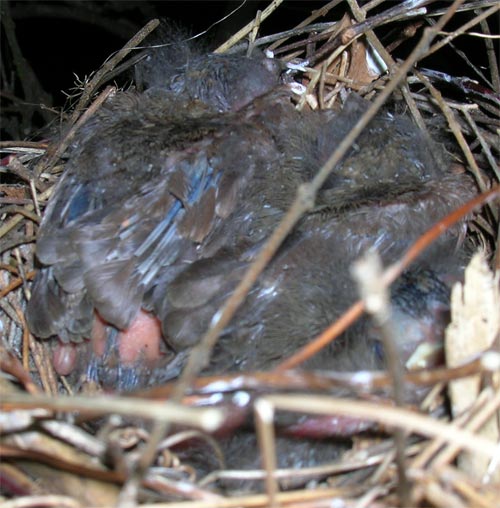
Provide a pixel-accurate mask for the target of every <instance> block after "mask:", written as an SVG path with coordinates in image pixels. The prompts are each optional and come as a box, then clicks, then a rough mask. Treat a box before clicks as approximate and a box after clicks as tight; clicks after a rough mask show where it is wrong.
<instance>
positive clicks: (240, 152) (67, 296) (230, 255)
mask: <svg viewBox="0 0 500 508" xmlns="http://www.w3.org/2000/svg"><path fill="white" fill-rule="evenodd" d="M281 68H282V67H281V65H279V64H278V63H277V62H275V61H273V60H271V59H268V58H265V57H263V56H262V55H260V56H258V57H255V58H250V59H249V58H247V57H243V56H235V55H232V56H223V55H205V56H204V57H203V56H196V57H195V58H193V59H187V61H185V62H184V63H183V64H182V65H180V66H176V67H174V66H172V65H170V66H167V71H165V73H164V75H163V80H162V79H161V73H160V74H158V73H152V74H151V73H150V74H148V73H147V72H146V74H145V76H146V78H145V83H146V85H147V86H148V88H147V90H146V91H145V92H143V93H133V92H121V93H118V94H117V95H116V96H115V97H114V98H113V99H111V100H109V101H108V102H107V103H106V104H105V105H104V106H103V108H102V109H101V110H100V111H99V112H98V113H97V114H96V115H95V116H94V117H93V118H92V119H91V120H90V121H89V122H88V123H87V124H85V125H84V126H83V128H82V129H81V130H80V132H79V134H78V136H77V139H76V141H75V144H74V147H73V149H72V152H71V156H70V159H69V161H68V163H67V165H66V172H65V174H64V176H63V177H62V178H61V180H60V182H59V184H58V186H57V188H56V190H55V192H54V195H53V197H52V198H51V201H50V203H49V205H48V207H47V210H46V213H45V216H44V219H43V222H42V225H41V228H40V230H39V237H38V243H37V256H38V259H39V260H40V262H41V264H42V268H41V270H40V272H39V274H38V276H37V279H36V281H35V284H34V287H33V296H32V299H31V301H30V303H29V306H28V309H27V318H28V322H29V325H30V328H31V330H32V332H33V333H34V335H36V336H38V337H41V338H47V337H52V336H57V337H58V338H59V340H60V341H61V342H62V343H63V344H66V345H71V344H75V343H81V342H82V341H85V340H86V339H92V348H91V349H90V350H89V355H88V356H83V355H79V357H78V358H77V355H76V353H75V348H74V347H73V346H62V347H58V348H56V352H55V356H54V364H55V367H56V369H57V370H58V371H59V372H60V373H63V374H68V373H70V372H71V371H73V370H74V367H75V365H76V364H77V363H78V362H80V363H83V365H80V368H81V369H84V370H86V371H87V373H88V375H90V376H91V377H94V378H97V379H98V380H100V381H102V382H103V383H104V384H105V385H108V386H111V387H114V388H118V389H121V390H128V389H132V388H135V387H137V386H138V385H141V384H144V383H145V382H152V380H154V382H161V381H163V380H166V379H170V378H172V377H175V376H176V375H177V374H178V369H179V367H180V366H181V365H182V361H181V362H179V361H178V362H175V368H173V367H171V366H169V363H170V360H171V359H172V358H174V357H176V355H177V358H181V356H179V355H180V354H181V353H184V352H186V351H189V348H190V347H191V346H193V345H194V344H196V342H197V341H198V340H199V338H200V336H201V334H202V333H203V332H204V331H205V330H206V329H207V327H208V326H209V324H210V321H211V320H212V318H213V316H214V314H215V312H216V311H217V309H218V307H219V306H220V305H221V304H222V303H223V302H224V300H225V299H226V298H227V297H228V296H229V294H230V293H231V292H232V290H233V289H234V287H235V286H236V284H237V282H238V281H239V280H240V279H241V277H242V274H243V273H244V271H245V270H246V269H247V267H248V266H249V263H251V261H252V260H253V259H254V257H255V254H256V253H257V252H258V249H259V248H260V247H261V246H262V244H263V242H264V240H265V239H266V238H267V237H268V236H269V234H270V233H271V231H272V230H273V229H274V228H275V227H276V225H277V224H278V222H279V221H280V220H281V218H282V217H283V215H284V213H285V211H286V210H287V208H288V207H289V205H290V204H291V202H292V200H293V198H294V196H295V191H296V188H297V186H298V185H299V184H300V183H302V182H305V181H308V180H310V179H311V178H312V176H313V175H314V174H315V173H316V172H317V170H318V169H319V168H320V167H321V165H322V164H323V163H324V162H325V161H326V159H327V158H328V156H329V155H330V153H331V152H332V151H333V150H334V149H335V147H336V146H337V145H338V143H339V142H340V141H341V140H342V138H343V137H344V136H345V135H346V134H347V132H348V131H349V129H350V128H351V127H352V126H353V125H354V123H355V122H356V121H357V119H358V118H359V116H360V115H361V114H362V112H363V111H364V109H365V108H366V105H365V103H364V101H363V100H362V99H359V98H357V97H355V96H353V97H352V98H351V99H350V100H348V101H347V102H346V104H345V106H344V108H343V109H342V110H341V111H340V112H337V113H334V112H332V111H316V112H311V111H310V112H298V111H296V110H295V109H294V107H293V105H292V103H291V100H290V92H289V91H288V90H287V89H286V87H284V86H282V85H280V72H281ZM436 154H437V156H436ZM473 192H474V190H473V186H472V184H471V183H470V181H469V180H468V178H467V177H465V176H464V175H454V174H451V173H450V172H449V171H448V162H447V160H446V157H445V156H444V155H443V154H442V150H440V149H439V147H438V146H435V145H434V144H432V143H431V142H430V141H428V140H427V139H426V138H425V136H424V135H423V134H422V133H420V132H419V131H418V129H417V128H416V127H415V126H414V125H413V124H412V123H411V122H410V121H409V120H408V119H406V118H404V117H401V116H393V115H390V114H389V113H381V114H380V115H379V116H378V117H377V118H376V119H375V120H373V121H372V123H371V124H370V125H369V127H368V128H367V129H366V131H365V132H364V133H363V134H362V135H361V137H360V138H359V139H358V140H357V142H356V143H355V145H354V146H353V147H352V149H351V150H350V152H349V153H348V154H347V156H346V157H345V158H344V160H343V161H342V163H341V164H339V166H338V167H337V168H335V169H334V171H333V172H332V174H331V175H330V177H329V179H328V180H327V182H326V184H325V185H324V187H323V188H322V189H321V191H320V193H319V195H318V198H317V203H316V207H315V209H314V210H313V211H311V212H310V213H308V214H306V215H305V216H304V217H303V218H302V219H301V221H300V223H299V224H298V225H297V227H296V228H295V229H294V231H293V232H292V234H291V235H290V237H289V238H288V239H287V240H286V242H285V243H284V245H283V246H282V247H281V249H280V250H279V252H278V253H277V255H276V256H275V258H274V259H273V260H272V262H271V263H270V265H269V266H268V268H267V269H266V270H265V272H264V273H263V274H262V276H261V277H260V279H259V281H258V283H257V285H256V286H255V287H254V288H253V289H252V291H251V293H250V294H249V296H248V298H247V301H246V303H245V304H244V305H243V307H242V308H241V309H240V310H239V311H238V313H237V315H236V316H235V318H234V320H233V322H232V323H231V324H230V325H229V327H228V328H227V329H226V330H225V332H224V334H223V336H222V337H221V339H220V342H219V344H218V346H217V350H216V352H215V354H214V357H213V359H212V363H211V365H210V366H209V367H208V369H207V372H212V373H218V372H226V371H228V370H246V369H259V370H264V369H268V368H272V367H273V366H274V365H276V364H277V363H278V362H279V361H280V360H281V359H282V358H284V357H285V356H287V355H289V354H291V353H293V352H294V351H296V350H297V348H299V347H301V346H303V345H304V344H305V343H306V342H307V341H308V340H310V339H311V338H312V337H313V336H314V335H316V334H317V333H318V332H320V331H321V330H322V329H323V328H324V327H325V326H327V325H328V324H329V323H330V322H331V321H332V320H334V319H335V318H336V317H338V316H339V314H340V313H341V312H342V311H343V310H345V309H346V308H347V307H348V305H349V304H350V303H352V302H353V301H354V300H355V299H356V298H357V292H356V290H355V287H354V284H353V283H352V281H351V279H350V276H349V273H348V269H349V265H350V263H351V262H352V261H353V260H354V259H356V258H357V257H358V256H359V255H360V254H361V253H362V252H363V251H365V250H366V249H368V248H371V247H375V248H377V249H378V250H379V252H380V253H381V255H382V258H383V260H384V261H385V262H390V261H393V260H394V259H396V258H397V256H399V255H400V254H401V253H402V252H403V251H404V250H405V249H406V248H407V247H408V246H409V245H410V244H411V243H412V242H413V241H414V240H415V239H416V238H417V237H418V236H419V235H420V234H421V233H422V232H423V231H425V230H426V229H427V228H428V227H429V226H431V225H432V224H434V223H435V222H436V221H437V220H439V219H440V218H442V217H443V216H444V215H445V214H446V213H448V212H449V211H451V210H452V209H454V208H455V207H457V206H458V205H459V204H460V203H462V202H463V201H464V200H466V199H467V198H469V197H470V196H471V195H472V194H473ZM460 231H461V229H460V228H458V229H457V228H456V229H454V230H452V231H450V232H449V233H448V235H447V236H446V237H445V238H444V239H443V240H442V241H440V242H438V244H436V245H435V246H434V247H433V249H432V250H431V252H430V253H429V254H428V255H427V257H426V259H424V260H423V261H422V262H421V263H420V265H419V266H418V267H417V268H415V271H414V272H412V273H415V274H416V273H420V272H422V273H424V272H425V270H427V269H429V268H430V267H432V269H433V275H432V277H431V278H432V279H433V280H434V279H436V280H440V277H441V275H442V274H444V275H446V273H447V272H455V271H456V270H457V267H458V264H459V263H458V261H453V259H454V258H453V256H451V254H450V253H451V252H452V251H453V250H454V249H455V247H456V244H457V239H458V238H459V236H460ZM450 256H451V257H450ZM436 274H437V275H436ZM413 276H414V275H412V274H409V275H408V276H407V277H410V278H411V277H413ZM440 284H441V282H440V283H439V284H436V287H439V288H440V287H441V286H440ZM443 284H444V283H443ZM412 287H413V286H409V287H408V289H403V290H401V291H400V293H401V292H402V294H403V296H401V295H400V296H399V297H398V296H395V297H394V304H395V306H396V307H397V308H398V310H399V311H400V312H396V315H400V316H401V319H402V320H403V321H404V320H405V319H406V318H407V317H408V316H410V317H411V319H408V324H409V325H411V326H414V328H415V330H416V331H415V334H414V335H413V337H415V338H414V339H411V337H412V334H405V336H404V337H402V340H403V339H405V340H406V341H410V342H411V341H414V342H415V344H410V346H408V343H403V342H402V343H401V344H400V349H401V352H402V354H403V353H404V354H407V352H408V351H410V352H411V350H412V349H413V347H412V346H416V345H417V344H418V342H420V341H422V340H426V337H427V336H426V335H425V334H421V333H420V332H421V329H422V322H425V323H426V326H427V324H428V323H429V322H433V319H434V318H435V317H436V316H437V314H439V313H440V312H441V310H440V309H441V305H436V306H434V305H433V302H434V301H439V302H442V300H443V298H442V297H441V289H439V290H436V291H437V293H438V294H439V296H435V293H436V292H433V291H429V292H428V295H426V296H425V298H424V300H425V301H426V302H428V305H427V304H425V305H423V307H422V309H423V310H422V311H421V312H420V313H418V312H417V313H415V312H413V310H411V311H410V312H407V308H406V307H405V306H406V303H407V302H408V301H410V300H411V298H412V297H411V296H408V297H406V296H404V293H405V291H407V292H409V293H410V294H411V292H412V291H414V290H415V287H413V289H412ZM396 294H397V291H396ZM444 306H446V304H444ZM426 313H427V314H426ZM434 313H435V314H436V315H434ZM412 314H413V315H412ZM424 315H425V316H426V317H423V318H421V316H424ZM429 315H430V317H429ZM160 326H161V332H160ZM405 326H406V325H405ZM368 330H369V327H368V325H367V324H366V322H362V323H361V324H360V325H358V327H357V328H355V329H354V330H353V331H351V332H350V334H349V335H347V336H346V337H345V338H344V339H343V340H342V341H341V342H340V345H339V346H337V347H335V348H334V349H333V350H332V351H331V352H330V353H329V354H323V355H319V356H318V357H317V358H313V359H312V360H311V361H310V363H309V364H308V365H307V367H308V368H313V367H314V368H328V369H336V370H352V369H360V368H370V367H376V366H380V365H382V364H383V358H382V356H383V355H381V353H380V347H379V346H377V340H376V339H371V338H369V337H368V335H369V333H370V332H369V331H368ZM161 335H162V336H163V341H162V340H161V338H160V337H161ZM408 337H410V339H409V338H408Z"/></svg>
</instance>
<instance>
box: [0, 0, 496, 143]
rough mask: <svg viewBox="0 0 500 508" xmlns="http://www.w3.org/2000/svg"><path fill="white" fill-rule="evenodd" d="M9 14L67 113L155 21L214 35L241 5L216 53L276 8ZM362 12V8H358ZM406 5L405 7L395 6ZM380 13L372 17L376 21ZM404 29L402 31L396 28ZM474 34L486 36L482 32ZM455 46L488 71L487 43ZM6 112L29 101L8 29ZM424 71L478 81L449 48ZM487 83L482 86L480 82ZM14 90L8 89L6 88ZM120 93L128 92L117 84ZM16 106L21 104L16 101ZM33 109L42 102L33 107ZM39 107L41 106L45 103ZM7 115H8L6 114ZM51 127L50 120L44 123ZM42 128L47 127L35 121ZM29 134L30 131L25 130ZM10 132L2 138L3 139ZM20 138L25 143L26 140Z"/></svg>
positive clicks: (199, 6) (153, 6)
mask: <svg viewBox="0 0 500 508" xmlns="http://www.w3.org/2000/svg"><path fill="white" fill-rule="evenodd" d="M1 3H2V9H3V10H4V11H5V9H6V8H7V9H8V11H9V12H10V15H11V17H12V20H13V22H14V24H15V34H16V38H17V41H18V44H19V47H20V49H21V52H22V54H23V56H24V57H25V58H26V60H27V62H28V63H29V64H30V66H31V67H32V69H33V71H34V73H35V75H36V77H37V79H38V80H39V82H40V84H41V87H42V89H43V90H44V91H45V92H47V95H46V96H45V97H44V99H45V100H44V101H43V102H44V103H45V104H46V105H50V106H55V107H64V106H65V105H66V106H67V105H68V102H67V98H66V95H65V94H63V93H62V91H63V90H64V91H66V92H68V91H70V89H72V88H73V87H74V86H75V80H76V78H75V75H76V76H78V78H79V79H81V80H82V79H84V78H85V77H86V76H88V75H89V74H90V73H91V72H92V71H95V70H97V69H98V68H99V67H100V66H101V64H102V63H103V62H104V61H105V60H106V58H107V57H108V56H109V55H111V54H112V53H114V52H115V51H116V50H118V49H120V48H121V47H122V46H123V44H124V43H125V42H126V41H127V40H128V39H130V38H131V37H132V36H133V35H134V34H135V33H136V32H137V31H138V30H139V29H140V28H141V27H142V26H144V25H145V24H146V23H147V22H148V21H149V20H151V19H153V18H157V17H159V18H167V19H171V20H175V21H176V22H178V23H179V24H180V25H182V26H185V27H186V28H188V29H189V30H191V31H192V32H193V33H199V32H202V31H204V30H207V29H208V28H209V27H210V26H211V25H212V24H213V23H215V22H217V21H218V20H221V19H223V18H224V17H225V16H227V15H228V14H229V13H230V12H231V11H233V10H234V9H236V8H237V7H238V6H240V5H242V4H243V5H242V6H241V7H240V8H239V9H238V10H237V11H236V12H235V13H234V14H232V15H231V16H230V17H228V18H227V19H226V20H224V21H222V22H221V23H219V24H216V25H215V26H213V27H212V28H211V29H210V30H209V32H208V33H207V34H206V35H205V36H204V39H205V40H206V41H208V42H209V44H211V45H215V44H220V43H221V42H223V41H225V40H226V39H227V38H228V37H229V36H230V35H232V34H234V33H235V32H236V31H237V30H238V29H239V28H241V27H242V26H244V25H245V24H246V23H248V22H249V21H250V20H252V19H253V18H254V16H255V13H256V11H257V10H258V9H261V10H262V9H264V8H265V7H266V6H267V5H268V4H269V3H270V0H265V1H247V2H246V3H244V2H242V1H137V0H130V1H124V0H106V1H87V0H59V1H37V0H34V1H30V0H24V1H21V0H1ZM326 3H327V2H326V1H325V0H323V1H298V0H286V1H285V2H284V3H283V4H282V5H280V7H279V8H278V10H277V11H276V12H275V13H274V14H273V15H272V16H271V17H270V18H268V19H267V20H266V21H265V22H264V24H263V26H262V30H261V32H260V35H266V34H271V33H276V32H279V31H281V30H285V29H289V28H292V27H293V26H294V25H296V24H297V23H299V22H300V21H302V20H303V19H305V18H306V17H307V16H308V15H309V14H310V13H311V11H312V10H315V9H317V8H319V7H321V6H323V5H325V4H326ZM359 3H360V4H362V3H363V2H362V1H361V2H359ZM389 3H390V2H384V3H383V4H382V5H381V6H379V8H378V10H385V9H387V8H388V6H389ZM394 3H399V2H394ZM450 3H451V2H447V1H446V2H436V3H435V4H433V5H432V9H434V8H436V7H446V6H449V5H450ZM347 11H348V5H347V2H341V3H340V4H339V5H338V6H337V7H336V8H335V9H334V10H333V11H331V12H330V13H329V15H328V16H327V17H326V19H320V20H319V21H332V20H338V19H340V17H341V15H342V14H343V13H344V12H347ZM374 12H376V10H375V11H370V15H371V14H372V13H374ZM472 16H473V14H472V13H470V12H469V13H462V14H458V15H457V16H456V18H455V19H453V20H452V23H450V26H449V27H447V29H448V30H451V29H453V28H454V27H456V26H460V25H461V24H462V23H464V22H465V21H467V20H468V19H470V18H471V17H472ZM489 23H490V25H496V26H491V30H492V32H493V33H498V18H496V19H495V20H491V18H490V21H489ZM394 28H395V26H394V24H393V25H392V26H390V27H388V28H384V27H381V28H380V29H377V34H378V35H379V36H380V37H382V41H384V34H387V35H390V34H389V31H390V30H394ZM396 29H397V27H396ZM475 31H479V28H477V29H476V30H475ZM416 40H417V39H412V40H411V41H410V42H408V43H407V44H404V45H402V46H401V47H400V48H398V50H397V51H396V54H395V55H394V56H396V57H400V58H404V57H405V56H406V55H407V54H408V53H409V52H410V51H411V49H412V48H413V46H414V45H415V43H416ZM454 44H455V45H456V46H457V47H458V48H459V49H460V50H461V51H463V52H464V53H465V54H466V55H467V57H468V58H469V59H470V60H471V61H473V62H474V64H475V65H477V66H479V67H480V68H482V69H483V70H484V69H486V67H487V59H486V51H485V49H484V42H483V41H482V40H481V39H479V38H475V37H459V38H458V39H456V40H455V41H454ZM1 48H2V62H1V63H2V68H3V70H2V87H1V88H2V104H3V107H4V111H10V109H12V107H15V105H13V104H12V102H8V104H7V105H6V104H5V98H6V95H7V94H6V93H5V90H6V89H8V90H9V91H10V93H11V95H12V94H13V95H14V96H15V97H16V98H17V99H19V100H20V101H22V100H25V101H27V99H28V98H25V97H23V93H22V89H21V87H20V86H19V80H18V79H16V76H15V75H16V72H17V70H16V66H15V65H14V64H13V61H12V60H13V59H12V54H11V52H10V48H9V45H8V44H6V40H5V33H4V29H3V26H2V34H1ZM421 66H425V67H430V68H434V69H437V70H440V71H443V72H446V73H449V74H451V75H455V76H458V75H468V76H470V77H472V78H473V79H479V78H478V76H477V75H476V74H475V73H474V72H473V71H472V70H471V69H470V68H469V67H468V66H467V65H466V64H465V63H464V60H463V59H462V58H460V57H459V56H458V55H457V54H456V53H455V52H454V51H453V50H451V49H450V48H448V47H445V48H443V49H442V50H441V51H439V52H438V53H437V54H435V55H434V56H432V57H431V58H429V59H427V60H425V61H422V62H421ZM479 80H480V79H479ZM5 82H7V83H8V86H6V85H5ZM118 84H119V85H121V84H123V83H120V82H118ZM14 102H15V101H14ZM33 102H35V101H34V100H33ZM39 102H40V101H39ZM5 107H7V109H5ZM44 118H45V119H46V118H47V116H46V115H45V117H44ZM35 120H36V123H39V124H40V125H39V126H41V124H43V119H40V118H38V119H35ZM25 130H26V129H25ZM3 135H4V132H2V136H3ZM19 135H20V136H21V137H22V135H23V133H22V132H20V133H19Z"/></svg>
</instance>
